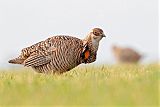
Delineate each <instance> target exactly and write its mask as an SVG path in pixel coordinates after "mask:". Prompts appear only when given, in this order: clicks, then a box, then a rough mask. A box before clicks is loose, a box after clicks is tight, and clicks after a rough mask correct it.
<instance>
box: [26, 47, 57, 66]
mask: <svg viewBox="0 0 160 107" xmlns="http://www.w3.org/2000/svg"><path fill="white" fill-rule="evenodd" d="M56 50H57V48H55V47H54V46H52V47H50V48H49V49H48V50H47V54H48V55H46V54H45V53H43V52H39V54H38V53H32V55H31V56H29V57H28V58H27V59H26V60H25V61H24V66H27V67H29V66H40V65H44V64H47V63H49V62H50V61H51V56H50V55H51V54H52V52H55V51H56Z"/></svg>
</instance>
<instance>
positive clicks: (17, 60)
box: [8, 57, 24, 64]
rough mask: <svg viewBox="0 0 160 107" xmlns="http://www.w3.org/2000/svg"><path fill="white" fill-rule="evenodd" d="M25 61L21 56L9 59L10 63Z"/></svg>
mask: <svg viewBox="0 0 160 107" xmlns="http://www.w3.org/2000/svg"><path fill="white" fill-rule="evenodd" d="M23 62H24V59H21V58H19V57H18V58H15V59H11V60H9V61H8V63H12V64H23Z"/></svg>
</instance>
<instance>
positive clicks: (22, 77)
mask: <svg viewBox="0 0 160 107" xmlns="http://www.w3.org/2000/svg"><path fill="white" fill-rule="evenodd" d="M159 70H160V66H159V65H158V64H151V65H112V66H108V65H101V66H83V67H82V66H81V67H77V68H75V69H73V70H72V71H70V72H68V73H64V74H63V75H45V74H38V73H35V72H33V70H31V69H10V70H1V71H0V106H9V105H10V106H24V105H26V106H51V105H55V106H60V107H63V106H72V107H73V106H75V107H76V106H90V107H93V106H95V107H97V106H109V107H110V106H111V107H112V106H114V107H117V106H122V107H124V106H125V107H126V106H127V107H130V106H139V107H144V106H149V107H150V106H158V102H159V99H158V97H159V95H160V94H159V91H160V90H159V85H160V84H159V79H158V78H159Z"/></svg>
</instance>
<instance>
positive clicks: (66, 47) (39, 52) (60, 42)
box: [9, 28, 105, 74]
mask: <svg viewBox="0 0 160 107" xmlns="http://www.w3.org/2000/svg"><path fill="white" fill-rule="evenodd" d="M103 37H105V35H104V33H103V30H102V29H100V28H94V29H93V30H92V31H91V32H90V33H89V34H88V35H87V37H86V38H85V39H84V40H81V39H78V38H76V37H71V36H65V35H57V36H53V37H50V38H48V39H46V40H44V41H41V42H39V43H36V44H34V45H32V46H30V47H27V48H24V49H22V51H21V54H20V55H19V57H18V58H15V59H12V60H9V63H13V64H22V65H24V66H26V67H32V68H33V69H34V70H36V71H37V72H39V73H58V74H60V73H63V72H66V71H69V70H71V69H73V68H74V67H76V66H78V65H79V64H81V63H92V62H94V61H95V60H96V55H97V50H98V46H99V42H100V40H101V39H102V38H103Z"/></svg>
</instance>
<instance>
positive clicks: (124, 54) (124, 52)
mask: <svg viewBox="0 0 160 107" xmlns="http://www.w3.org/2000/svg"><path fill="white" fill-rule="evenodd" d="M112 52H113V54H114V56H115V58H116V59H117V61H118V62H119V63H138V62H139V61H140V59H141V58H142V55H140V54H139V53H138V52H137V51H135V50H134V49H131V48H128V47H126V48H124V47H120V46H115V45H114V46H112Z"/></svg>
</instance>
